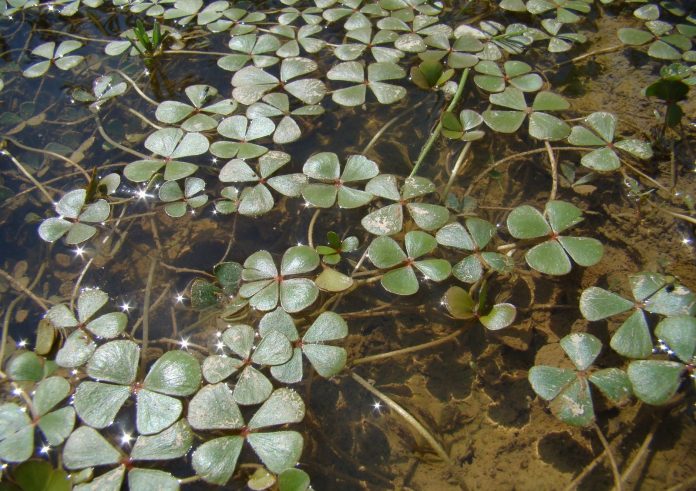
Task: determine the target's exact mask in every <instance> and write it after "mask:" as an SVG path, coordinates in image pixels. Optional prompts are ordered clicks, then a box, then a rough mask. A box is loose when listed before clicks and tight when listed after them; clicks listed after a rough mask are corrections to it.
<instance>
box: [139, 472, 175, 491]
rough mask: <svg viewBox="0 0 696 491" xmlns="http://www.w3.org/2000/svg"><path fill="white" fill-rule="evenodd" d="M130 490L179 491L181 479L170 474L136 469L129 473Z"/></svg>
mask: <svg viewBox="0 0 696 491" xmlns="http://www.w3.org/2000/svg"><path fill="white" fill-rule="evenodd" d="M128 489H132V490H137V491H179V479H177V478H176V477H174V476H172V475H171V474H170V473H169V472H164V471H158V470H155V469H138V468H134V469H131V470H129V471H128Z"/></svg>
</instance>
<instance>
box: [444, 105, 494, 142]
mask: <svg viewBox="0 0 696 491" xmlns="http://www.w3.org/2000/svg"><path fill="white" fill-rule="evenodd" d="M481 123H483V118H482V117H481V115H480V114H479V113H477V112H476V111H472V110H471V109H462V111H461V112H460V113H459V117H457V116H456V115H455V114H454V113H451V112H449V111H445V112H444V113H443V114H442V134H443V135H444V136H445V137H446V138H449V139H451V140H462V141H466V142H470V141H475V140H480V139H481V138H483V137H484V135H485V133H484V132H483V131H481V130H477V129H476V128H478V127H479V126H481Z"/></svg>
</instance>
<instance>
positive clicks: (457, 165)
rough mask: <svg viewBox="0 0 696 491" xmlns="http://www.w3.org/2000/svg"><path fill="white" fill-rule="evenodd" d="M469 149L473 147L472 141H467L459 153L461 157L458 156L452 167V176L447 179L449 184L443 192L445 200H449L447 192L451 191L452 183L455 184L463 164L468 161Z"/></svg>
mask: <svg viewBox="0 0 696 491" xmlns="http://www.w3.org/2000/svg"><path fill="white" fill-rule="evenodd" d="M469 149H471V142H466V145H464V148H463V149H462V151H461V152H460V153H459V157H457V162H456V163H455V164H454V168H453V169H452V175H451V176H450V178H449V181H447V185H446V186H445V190H444V191H443V192H442V200H443V201H445V200H447V193H449V190H450V188H451V187H452V184H454V180H455V179H456V178H457V176H458V175H459V173H460V172H461V170H462V166H463V165H464V162H465V161H466V157H467V156H468V155H469Z"/></svg>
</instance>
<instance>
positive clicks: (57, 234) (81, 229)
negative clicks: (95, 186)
mask: <svg viewBox="0 0 696 491" xmlns="http://www.w3.org/2000/svg"><path fill="white" fill-rule="evenodd" d="M55 210H56V212H57V213H58V215H59V216H58V217H53V218H48V219H46V220H44V221H43V222H41V225H40V226H39V236H40V237H41V238H42V239H43V240H45V241H46V242H55V241H57V240H58V239H60V238H61V237H63V236H65V242H66V244H70V245H74V244H80V243H81V242H84V241H86V240H88V239H90V238H91V237H92V236H93V235H94V234H96V233H97V229H96V227H94V226H93V225H90V224H92V223H101V222H103V221H104V220H106V219H107V218H109V214H110V213H111V208H110V207H109V203H108V202H107V201H106V200H104V199H98V200H96V201H94V202H93V203H89V204H87V190H86V189H75V190H74V191H70V192H68V193H66V194H65V195H64V196H63V197H62V198H61V199H60V201H58V203H56V204H55Z"/></svg>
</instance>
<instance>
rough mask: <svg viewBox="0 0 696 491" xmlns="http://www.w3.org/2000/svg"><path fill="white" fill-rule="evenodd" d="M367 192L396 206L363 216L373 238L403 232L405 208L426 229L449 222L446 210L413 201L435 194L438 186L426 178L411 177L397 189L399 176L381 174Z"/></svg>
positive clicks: (369, 183)
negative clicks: (392, 202) (397, 177)
mask: <svg viewBox="0 0 696 491" xmlns="http://www.w3.org/2000/svg"><path fill="white" fill-rule="evenodd" d="M365 191H367V192H368V193H370V194H372V195H373V196H375V197H379V198H384V199H387V200H391V201H396V202H397V203H394V204H391V205H387V206H385V207H383V208H380V209H378V210H376V211H373V212H371V213H370V214H369V215H367V216H365V217H363V219H362V221H361V222H360V223H362V226H363V227H365V230H367V231H368V232H370V233H371V234H374V235H394V234H395V233H398V232H400V231H401V229H402V227H403V223H404V210H403V208H404V206H405V207H406V208H407V209H408V211H409V213H410V215H411V218H413V221H414V222H416V225H418V226H419V227H420V228H422V229H423V230H427V231H431V230H436V229H438V228H440V227H441V226H443V225H444V224H445V223H447V220H448V218H449V212H448V211H447V208H445V207H444V206H440V205H434V204H430V203H414V202H411V200H413V199H415V198H420V197H422V196H425V195H426V194H429V193H433V192H435V184H433V183H432V181H430V180H429V179H426V178H424V177H417V176H414V177H408V178H406V180H405V181H404V184H403V186H402V187H401V193H399V189H398V187H397V180H396V176H393V175H390V174H381V175H378V176H376V177H373V178H372V179H371V180H370V181H369V182H368V183H367V185H366V186H365Z"/></svg>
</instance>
